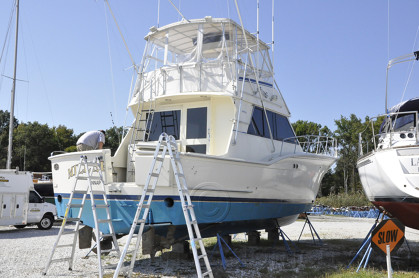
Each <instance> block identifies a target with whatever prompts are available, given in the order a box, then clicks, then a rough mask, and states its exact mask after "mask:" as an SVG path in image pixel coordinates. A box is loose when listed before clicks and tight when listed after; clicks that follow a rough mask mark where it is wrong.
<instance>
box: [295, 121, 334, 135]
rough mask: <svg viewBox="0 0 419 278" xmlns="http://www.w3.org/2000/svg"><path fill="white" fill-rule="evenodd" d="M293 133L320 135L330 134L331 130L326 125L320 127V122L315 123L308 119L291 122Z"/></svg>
mask: <svg viewBox="0 0 419 278" xmlns="http://www.w3.org/2000/svg"><path fill="white" fill-rule="evenodd" d="M292 128H293V129H294V132H295V135H297V136H303V135H321V136H331V135H332V132H331V131H330V129H329V128H328V127H327V126H324V127H322V125H321V124H316V123H313V122H309V121H302V120H298V121H296V122H295V123H293V124H292Z"/></svg>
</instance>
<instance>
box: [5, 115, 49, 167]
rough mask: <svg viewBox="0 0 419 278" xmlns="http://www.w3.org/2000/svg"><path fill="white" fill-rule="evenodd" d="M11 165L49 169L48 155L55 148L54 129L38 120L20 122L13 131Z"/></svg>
mask: <svg viewBox="0 0 419 278" xmlns="http://www.w3.org/2000/svg"><path fill="white" fill-rule="evenodd" d="M13 138H14V140H13V156H12V165H13V166H14V167H16V166H19V169H22V170H30V171H37V172H43V171H50V169H51V166H50V162H49V161H48V156H49V155H50V154H51V152H52V151H54V150H56V149H57V140H56V138H55V136H54V130H53V129H50V128H49V127H48V125H46V124H45V125H41V124H39V123H38V122H34V123H31V122H29V123H25V124H20V125H19V126H18V127H17V128H16V129H15V132H14V137H13Z"/></svg>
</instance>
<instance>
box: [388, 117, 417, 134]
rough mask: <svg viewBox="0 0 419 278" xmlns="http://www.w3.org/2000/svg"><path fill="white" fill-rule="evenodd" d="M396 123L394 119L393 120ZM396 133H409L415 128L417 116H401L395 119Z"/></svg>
mask: <svg viewBox="0 0 419 278" xmlns="http://www.w3.org/2000/svg"><path fill="white" fill-rule="evenodd" d="M393 121H394V119H393ZM393 123H394V131H408V130H409V129H411V128H414V127H415V115H414V114H404V115H403V114H399V115H398V117H397V118H396V119H395V122H393Z"/></svg>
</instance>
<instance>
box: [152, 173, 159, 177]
mask: <svg viewBox="0 0 419 278" xmlns="http://www.w3.org/2000/svg"><path fill="white" fill-rule="evenodd" d="M150 176H152V177H155V178H158V177H159V174H158V173H151V174H150Z"/></svg>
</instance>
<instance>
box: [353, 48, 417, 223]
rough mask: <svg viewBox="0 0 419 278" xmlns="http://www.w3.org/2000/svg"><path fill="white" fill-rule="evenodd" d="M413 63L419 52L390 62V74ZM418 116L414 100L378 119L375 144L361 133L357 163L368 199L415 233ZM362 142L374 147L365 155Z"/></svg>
mask: <svg viewBox="0 0 419 278" xmlns="http://www.w3.org/2000/svg"><path fill="white" fill-rule="evenodd" d="M413 60H419V51H416V52H414V53H413V54H410V55H406V56H402V57H399V58H396V59H393V60H391V61H390V62H389V65H388V67H387V70H388V69H389V68H390V67H391V66H392V65H394V64H398V63H401V62H406V61H413ZM386 102H387V101H386ZM418 113H419V98H413V99H410V100H408V101H405V102H402V103H400V104H398V105H396V106H394V107H393V108H391V109H389V110H388V112H387V113H386V114H384V115H381V116H379V117H377V119H379V120H381V121H382V122H383V123H382V125H381V128H380V132H379V134H378V135H375V134H374V133H372V137H373V138H372V140H369V139H371V138H366V140H363V138H362V133H360V150H361V153H360V154H361V156H360V157H359V159H358V162H357V167H358V172H359V176H360V178H361V182H362V186H363V188H364V191H365V193H366V195H367V197H368V199H369V200H370V201H371V202H372V203H373V204H374V205H375V206H376V207H377V208H379V209H380V210H381V211H386V212H388V213H389V214H390V215H392V216H393V217H396V218H398V219H399V220H400V221H401V222H402V223H403V224H404V225H406V226H408V227H411V228H414V229H419V136H418V125H417V123H418V119H419V118H418ZM373 120H375V118H373ZM364 139H365V138H364ZM362 142H372V144H373V146H372V148H371V149H372V150H371V151H370V152H367V153H366V154H365V155H363V153H362V149H363V148H362V147H363V146H362ZM364 146H365V145H364Z"/></svg>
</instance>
